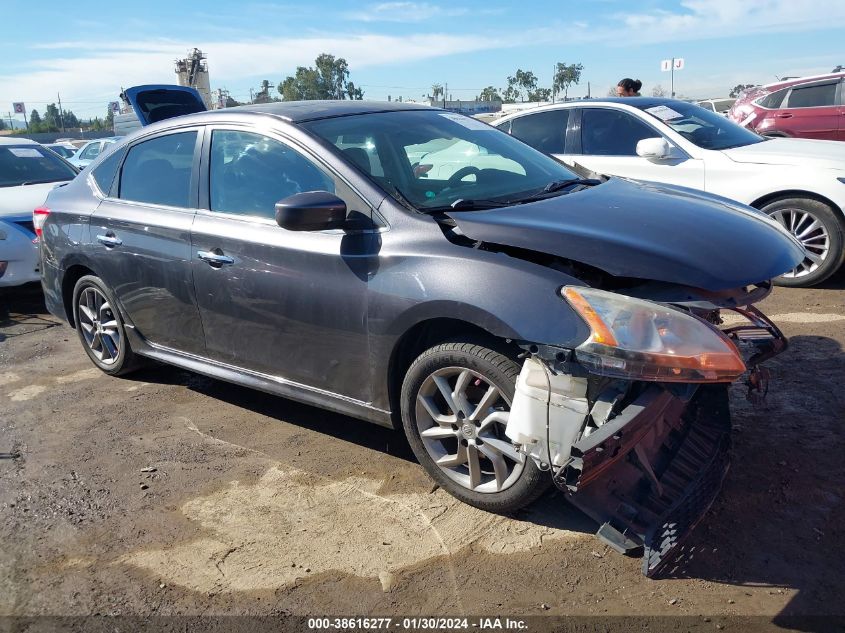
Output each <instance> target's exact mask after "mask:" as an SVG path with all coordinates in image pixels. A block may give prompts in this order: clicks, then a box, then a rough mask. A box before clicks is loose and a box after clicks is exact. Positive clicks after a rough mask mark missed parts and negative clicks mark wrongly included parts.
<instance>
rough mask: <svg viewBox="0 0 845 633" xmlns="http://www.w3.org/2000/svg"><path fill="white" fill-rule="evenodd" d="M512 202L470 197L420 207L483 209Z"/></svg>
mask: <svg viewBox="0 0 845 633" xmlns="http://www.w3.org/2000/svg"><path fill="white" fill-rule="evenodd" d="M511 206H513V203H512V202H502V201H501V200H481V199H479V200H473V199H471V198H459V199H458V200H455V201H454V202H453V203H452V204H446V205H442V206H439V207H422V210H423V211H482V210H484V209H500V208H502V207H511Z"/></svg>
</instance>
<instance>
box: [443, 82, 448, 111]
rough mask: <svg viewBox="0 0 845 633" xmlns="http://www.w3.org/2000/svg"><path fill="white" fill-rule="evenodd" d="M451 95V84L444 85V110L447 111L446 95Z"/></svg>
mask: <svg viewBox="0 0 845 633" xmlns="http://www.w3.org/2000/svg"><path fill="white" fill-rule="evenodd" d="M447 94H449V84H448V83H444V84H443V109H444V110H445V109H446V95H447Z"/></svg>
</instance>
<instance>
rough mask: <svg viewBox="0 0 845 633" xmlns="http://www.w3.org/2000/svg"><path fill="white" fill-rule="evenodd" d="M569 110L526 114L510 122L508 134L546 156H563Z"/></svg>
mask: <svg viewBox="0 0 845 633" xmlns="http://www.w3.org/2000/svg"><path fill="white" fill-rule="evenodd" d="M569 112H570V110H550V111H548V112H538V113H537V114H528V115H525V116H521V117H519V118H516V119H514V120H513V121H512V122H511V129H510V133H511V135H512V136H515V137H516V138H518V139H519V140H520V141H522V142H524V143H528V144H529V145H530V146H531V147H533V148H535V149H538V150H540V151H541V152H546V154H565V153H566V151H565V150H566V148H565V146H564V145H565V141H566V126H567V124H568V122H569Z"/></svg>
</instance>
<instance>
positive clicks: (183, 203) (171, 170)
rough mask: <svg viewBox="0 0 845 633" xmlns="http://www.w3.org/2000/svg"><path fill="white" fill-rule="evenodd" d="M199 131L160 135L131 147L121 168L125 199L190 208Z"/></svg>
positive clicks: (120, 191)
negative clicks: (192, 172)
mask: <svg viewBox="0 0 845 633" xmlns="http://www.w3.org/2000/svg"><path fill="white" fill-rule="evenodd" d="M196 141H197V132H196V131H191V132H178V133H176V134H167V135H166V136H158V137H156V138H153V139H150V140H149V141H144V142H142V143H138V144H137V145H133V146H132V147H131V148H129V152H128V153H127V155H126V160H125V161H124V162H123V168H122V169H121V171H120V188H119V193H118V196H119V197H120V198H121V199H123V200H132V201H134V202H144V203H147V204H160V205H165V206H170V207H190V206H192V205H191V170H192V167H193V163H194V150H195V148H196V144H197V143H196Z"/></svg>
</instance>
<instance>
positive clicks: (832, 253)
mask: <svg viewBox="0 0 845 633" xmlns="http://www.w3.org/2000/svg"><path fill="white" fill-rule="evenodd" d="M761 211H762V212H763V213H765V214H767V215H769V216H770V217H772V218H773V219H775V220H776V221H777V222H778V223H779V224H780V225H781V226H782V227H784V228H785V229H786V230H787V231H789V232H790V233H792V235H793V236H795V237H796V238H798V240H799V241H800V242H801V243H802V244H803V245H804V248H805V249H806V250H807V254H808V255H807V257H806V258H805V259H804V261H802V262H801V263H799V264H798V266H797V267H796V268H794V269H793V270H792V271H790V272H788V273H786V274H784V275H781V276H780V277H777V278H775V279H774V283H775V284H776V285H778V286H790V287H795V288H806V287H809V286H814V285H816V284H818V283H821V282H822V281H824V280H825V279H827V278H828V277H830V276H831V275H832V274H833V273H835V272H836V271H837V270H839V267H840V266H842V262H843V260H845V229H843V222H842V220H841V219H840V218H839V216H838V215H837V213H836V212H835V211H834V210H833V209H831V208H830V206H828V205H827V204H825V203H824V202H820V201H819V200H814V199H812V198H780V199H778V200H774V201H772V202H769V203H768V204H767V205H765V206H764V207H763V208H762V209H761Z"/></svg>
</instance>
